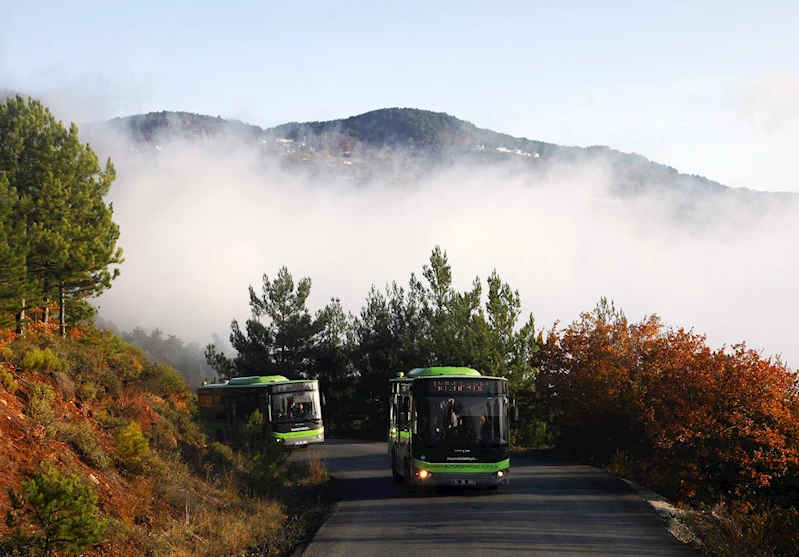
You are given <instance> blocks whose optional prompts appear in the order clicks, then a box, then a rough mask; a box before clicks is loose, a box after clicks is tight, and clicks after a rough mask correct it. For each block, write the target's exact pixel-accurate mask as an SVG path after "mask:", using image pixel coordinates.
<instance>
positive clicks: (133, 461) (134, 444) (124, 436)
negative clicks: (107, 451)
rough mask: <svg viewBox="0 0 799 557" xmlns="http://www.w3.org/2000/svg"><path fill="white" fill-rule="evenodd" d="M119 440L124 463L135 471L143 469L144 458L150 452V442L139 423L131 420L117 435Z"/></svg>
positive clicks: (120, 453) (120, 454) (121, 457)
mask: <svg viewBox="0 0 799 557" xmlns="http://www.w3.org/2000/svg"><path fill="white" fill-rule="evenodd" d="M117 442H118V443H119V456H120V459H121V460H122V465H123V466H124V467H125V468H127V469H128V470H131V471H134V472H138V471H141V470H142V467H143V466H144V458H145V457H146V456H147V454H148V453H149V452H150V444H149V443H148V442H147V438H146V437H145V436H144V435H143V434H142V431H141V428H140V427H139V424H137V423H136V422H130V423H129V424H128V425H127V426H126V427H125V428H124V429H123V430H122V431H121V432H120V433H119V435H117Z"/></svg>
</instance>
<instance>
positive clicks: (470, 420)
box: [416, 396, 508, 446]
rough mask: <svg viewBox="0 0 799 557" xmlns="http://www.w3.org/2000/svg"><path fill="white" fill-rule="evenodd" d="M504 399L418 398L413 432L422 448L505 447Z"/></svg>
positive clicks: (506, 435)
mask: <svg viewBox="0 0 799 557" xmlns="http://www.w3.org/2000/svg"><path fill="white" fill-rule="evenodd" d="M505 406H506V405H505V402H504V399H503V398H502V397H500V396H495V397H475V396H451V397H432V396H426V397H420V398H419V400H418V403H417V424H416V431H417V433H418V434H419V435H420V437H421V440H422V442H423V443H425V444H434V445H441V444H458V445H463V444H469V445H472V444H479V445H484V446H486V445H497V444H506V443H507V440H508V432H507V431H506V422H505V420H503V419H502V416H503V415H504V413H505V412H506V408H505Z"/></svg>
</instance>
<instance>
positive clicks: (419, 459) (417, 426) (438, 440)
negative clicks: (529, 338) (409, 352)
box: [388, 367, 516, 489]
mask: <svg viewBox="0 0 799 557" xmlns="http://www.w3.org/2000/svg"><path fill="white" fill-rule="evenodd" d="M397 375H398V376H397V377H396V378H394V379H390V380H389V383H390V390H391V400H390V411H389V431H388V453H389V461H390V462H391V469H392V471H393V473H394V480H395V481H397V482H398V483H401V482H408V483H409V484H411V485H414V486H430V487H435V486H476V487H477V486H479V487H488V488H489V489H497V488H498V487H499V486H506V485H508V482H509V477H508V476H509V473H510V455H509V451H508V445H509V437H510V430H509V422H510V419H511V416H512V417H513V419H514V420H515V419H516V409H515V403H514V401H513V399H510V398H509V397H508V381H507V379H505V378H503V377H489V376H485V375H482V374H481V373H480V372H479V371H477V370H474V369H471V368H466V367H429V368H417V369H413V370H411V371H410V372H408V374H407V375H406V374H403V373H399V374H397ZM511 413H513V414H512V415H511Z"/></svg>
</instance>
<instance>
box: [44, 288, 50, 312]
mask: <svg viewBox="0 0 799 557" xmlns="http://www.w3.org/2000/svg"><path fill="white" fill-rule="evenodd" d="M44 322H45V323H49V322H50V284H49V282H48V281H47V279H44Z"/></svg>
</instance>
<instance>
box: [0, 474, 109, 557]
mask: <svg viewBox="0 0 799 557" xmlns="http://www.w3.org/2000/svg"><path fill="white" fill-rule="evenodd" d="M9 497H10V499H11V507H12V510H11V511H8V513H7V515H6V523H7V524H8V525H9V526H10V527H11V528H13V529H14V535H15V536H16V537H18V538H19V539H21V540H23V539H24V540H25V541H26V543H27V544H28V547H38V548H40V549H41V553H42V554H44V555H49V554H51V553H52V552H54V551H58V550H65V551H71V552H75V553H78V552H81V551H83V550H85V549H88V548H89V547H91V546H93V545H95V544H97V543H99V542H100V541H101V540H102V535H103V530H104V528H105V522H104V521H103V520H101V519H100V517H99V510H98V507H97V496H96V495H95V494H94V492H93V491H92V490H91V488H90V487H89V486H88V485H87V484H86V483H85V481H84V480H83V479H82V478H81V477H80V476H78V475H76V474H71V473H61V472H60V471H58V470H57V469H56V468H55V466H54V465H53V464H52V463H48V464H45V465H44V470H43V472H41V473H38V474H35V475H34V476H32V477H30V478H28V479H26V480H25V481H23V482H22V491H21V492H17V491H15V490H13V489H11V490H9ZM20 519H26V520H27V522H28V523H30V524H32V525H33V526H34V527H35V529H36V532H35V533H34V534H32V535H26V534H23V533H22V531H21V529H20ZM23 547H24V546H23ZM19 554H20V555H24V553H19Z"/></svg>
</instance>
